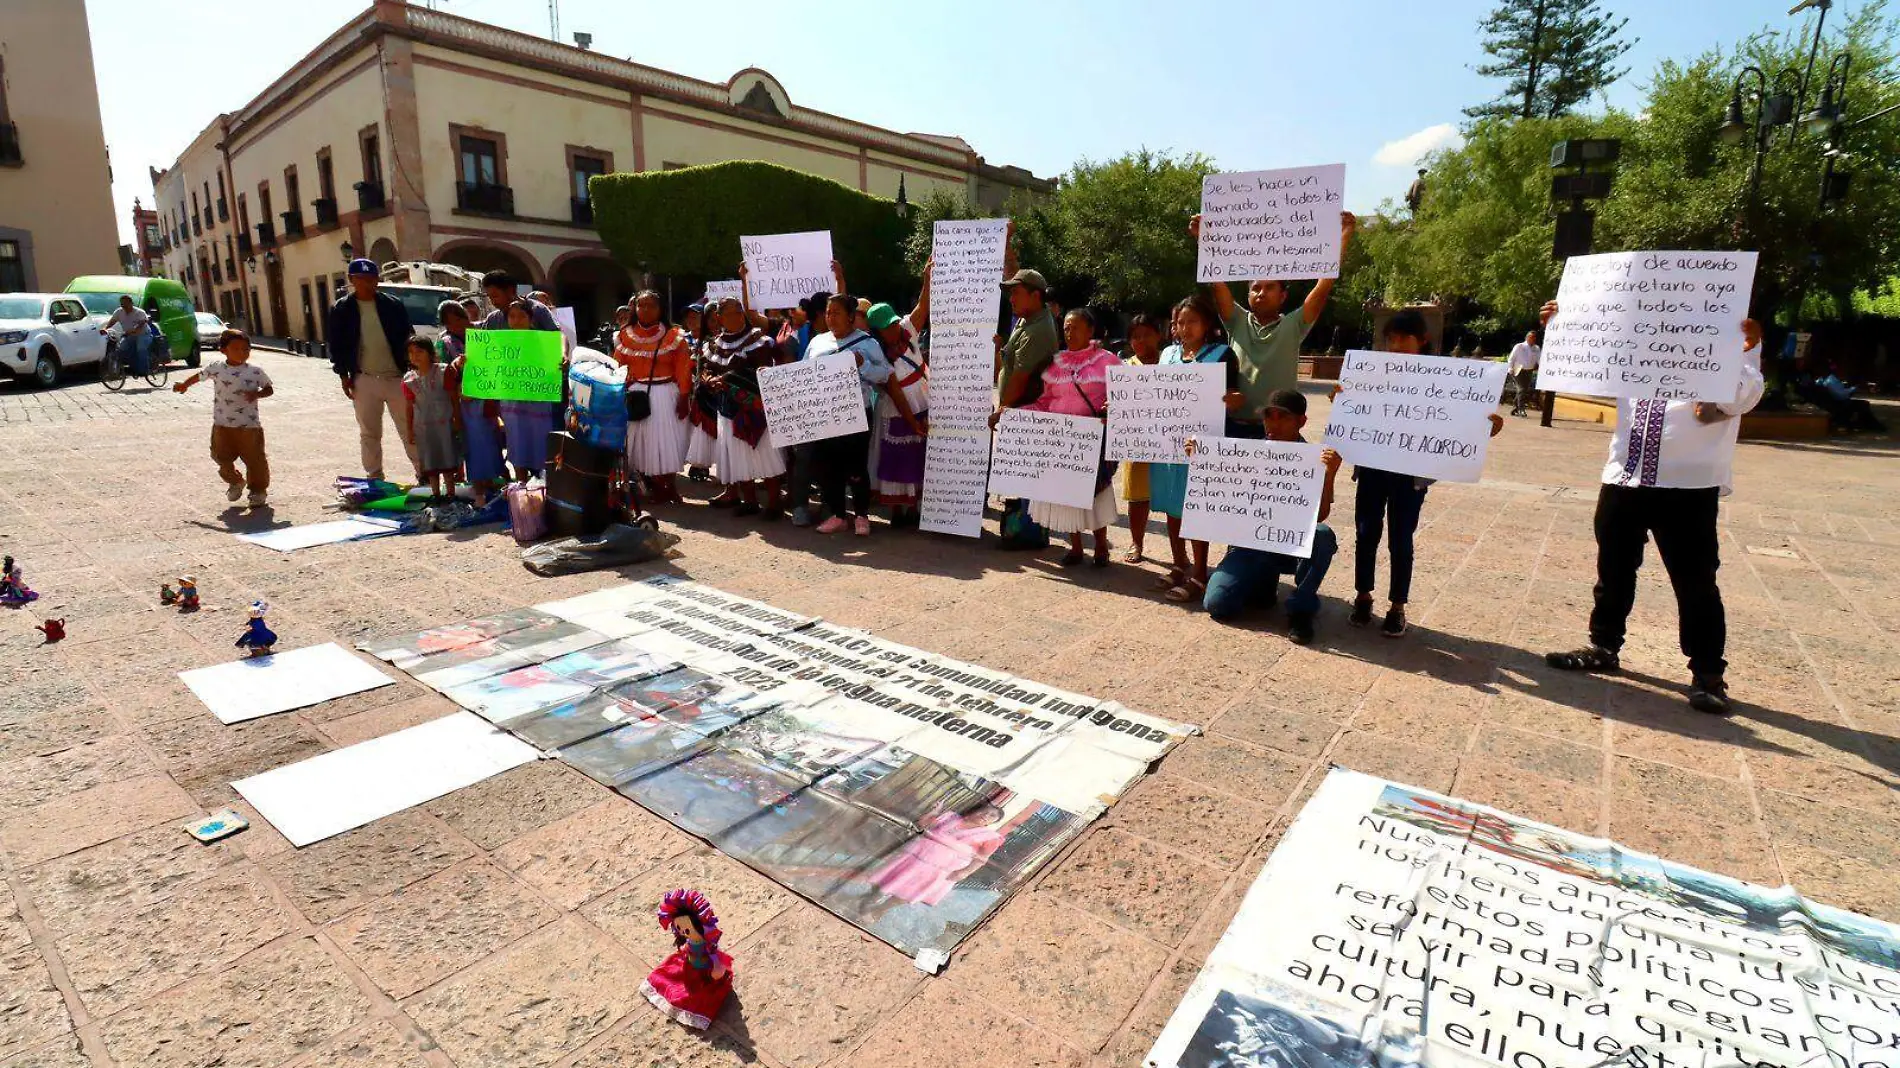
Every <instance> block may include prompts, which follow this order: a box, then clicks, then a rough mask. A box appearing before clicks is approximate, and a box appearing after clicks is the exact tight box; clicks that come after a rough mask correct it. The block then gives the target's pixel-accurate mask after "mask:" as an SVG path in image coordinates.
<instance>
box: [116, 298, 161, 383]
mask: <svg viewBox="0 0 1900 1068" xmlns="http://www.w3.org/2000/svg"><path fill="white" fill-rule="evenodd" d="M151 324H152V317H151V316H149V315H147V314H145V312H144V311H142V310H140V308H139V306H138V305H137V304H135V303H133V301H132V298H131V297H129V296H125V297H120V298H119V310H118V311H115V312H113V313H112V317H111V318H109V319H107V320H106V327H107V328H108V329H110V328H111V327H114V326H116V327H118V328H119V358H120V359H122V360H125V361H126V363H127V365H128V366H129V367H131V369H132V373H133V374H135V375H142V374H144V373H146V371H147V369H148V368H147V366H146V359H147V356H148V355H149V353H150V352H151V344H152V325H151ZM128 357H129V358H128Z"/></svg>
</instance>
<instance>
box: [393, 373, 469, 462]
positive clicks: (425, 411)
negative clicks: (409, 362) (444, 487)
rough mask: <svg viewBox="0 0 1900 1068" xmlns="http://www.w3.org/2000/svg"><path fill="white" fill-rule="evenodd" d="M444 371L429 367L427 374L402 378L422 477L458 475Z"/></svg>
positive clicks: (459, 459) (452, 416) (452, 414)
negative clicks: (409, 407) (409, 408)
mask: <svg viewBox="0 0 1900 1068" xmlns="http://www.w3.org/2000/svg"><path fill="white" fill-rule="evenodd" d="M446 373H447V368H445V367H443V366H442V365H441V364H439V363H437V364H431V365H430V366H429V369H428V370H427V371H413V370H412V371H410V372H409V373H407V374H405V375H403V376H402V395H403V396H405V397H407V398H409V403H410V405H411V416H410V423H409V431H410V434H411V435H413V436H414V437H415V439H416V457H417V463H418V464H419V465H420V467H421V469H422V474H423V476H424V477H428V476H430V475H453V476H457V477H459V476H460V475H461V473H462V455H461V453H460V452H459V451H457V449H456V447H455V403H454V401H452V400H450V398H449V389H448V385H447V384H446V382H445V381H444V376H445V374H446Z"/></svg>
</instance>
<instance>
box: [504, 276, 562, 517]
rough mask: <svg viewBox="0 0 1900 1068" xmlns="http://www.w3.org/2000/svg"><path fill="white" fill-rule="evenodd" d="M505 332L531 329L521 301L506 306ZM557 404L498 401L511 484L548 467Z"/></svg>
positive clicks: (532, 323)
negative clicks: (550, 440) (513, 479)
mask: <svg viewBox="0 0 1900 1068" xmlns="http://www.w3.org/2000/svg"><path fill="white" fill-rule="evenodd" d="M507 313H508V329H510V330H533V329H534V316H533V314H532V313H531V312H530V311H529V310H528V303H527V301H525V300H516V301H514V302H512V303H510V304H509V305H508V309H507ZM560 407H561V406H560V405H559V404H549V403H546V402H544V401H502V402H500V409H501V423H502V428H503V432H504V436H505V438H506V440H507V443H508V466H509V467H511V468H513V469H514V473H515V481H516V482H526V481H528V479H530V478H532V477H534V476H535V475H538V474H540V473H541V469H542V468H544V467H546V466H547V465H548V434H549V433H551V432H553V430H554V415H555V412H556V410H557V409H559V408H560Z"/></svg>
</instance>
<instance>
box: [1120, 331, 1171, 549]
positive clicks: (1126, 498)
mask: <svg viewBox="0 0 1900 1068" xmlns="http://www.w3.org/2000/svg"><path fill="white" fill-rule="evenodd" d="M1160 358H1161V328H1160V326H1158V325H1157V324H1156V323H1155V321H1154V320H1153V319H1151V318H1149V317H1148V316H1146V315H1137V316H1135V317H1134V318H1133V319H1131V320H1129V323H1128V355H1127V356H1126V357H1124V358H1123V359H1122V362H1123V363H1125V364H1127V365H1129V366H1130V367H1142V366H1146V365H1148V364H1152V363H1154V362H1155V361H1157V360H1159V359H1160ZM1115 481H1116V482H1117V483H1119V484H1120V485H1121V498H1122V501H1123V503H1125V504H1127V505H1128V538H1129V540H1130V541H1132V542H1134V544H1133V545H1131V546H1129V547H1128V551H1127V552H1126V553H1123V554H1122V562H1123V563H1129V564H1139V563H1141V562H1143V561H1145V560H1147V559H1148V557H1147V556H1146V555H1145V554H1144V553H1143V551H1142V548H1143V543H1144V542H1145V541H1146V539H1147V536H1148V465H1147V464H1143V463H1133V462H1130V463H1124V464H1122V470H1121V477H1120V478H1118V479H1116V480H1115Z"/></svg>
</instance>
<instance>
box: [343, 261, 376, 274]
mask: <svg viewBox="0 0 1900 1068" xmlns="http://www.w3.org/2000/svg"><path fill="white" fill-rule="evenodd" d="M349 274H350V277H352V278H354V277H355V276H357V275H359V274H366V275H369V276H370V277H371V278H374V277H376V275H377V271H376V264H375V263H374V262H372V261H370V260H366V259H363V258H362V257H360V256H359V257H357V258H356V259H353V260H351V261H350V270H349Z"/></svg>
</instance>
